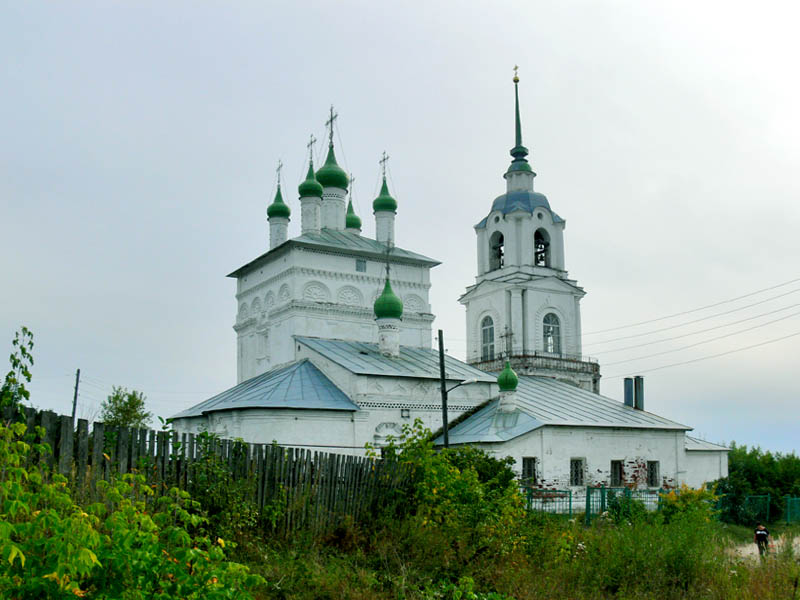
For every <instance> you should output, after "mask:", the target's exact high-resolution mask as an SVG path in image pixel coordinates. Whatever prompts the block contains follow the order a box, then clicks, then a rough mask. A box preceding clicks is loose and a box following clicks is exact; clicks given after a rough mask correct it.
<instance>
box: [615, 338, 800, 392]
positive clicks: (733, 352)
mask: <svg viewBox="0 0 800 600" xmlns="http://www.w3.org/2000/svg"><path fill="white" fill-rule="evenodd" d="M798 335H800V331H797V332H795V333H790V334H789V335H785V336H783V337H779V338H775V339H772V340H767V341H765V342H760V343H758V344H751V345H750V346H743V347H742V348H736V349H734V350H728V351H727V352H720V353H719V354H711V355H710V356H701V357H700V358H693V359H691V360H685V361H683V362H677V363H672V364H669V365H662V366H660V367H653V368H652V369H645V370H637V371H636V373H637V374H641V373H652V372H653V371H661V370H662V369H669V368H672V367H679V366H681V365H689V364H691V363H696V362H700V361H704V360H710V359H712V358H719V357H720V356H727V355H728V354H735V353H736V352H744V351H745V350H752V349H753V348H759V347H761V346H766V345H768V344H774V343H776V342H782V341H783V340H788V339H789V338H793V337H797V336H798ZM628 376H630V373H620V374H619V375H608V376H606V377H603V379H606V380H607V379H622V378H623V377H628Z"/></svg>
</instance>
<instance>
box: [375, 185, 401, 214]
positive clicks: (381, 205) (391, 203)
mask: <svg viewBox="0 0 800 600" xmlns="http://www.w3.org/2000/svg"><path fill="white" fill-rule="evenodd" d="M372 210H373V211H374V212H379V211H392V212H393V213H396V212H397V200H395V199H394V198H392V196H391V194H389V187H388V186H387V185H386V177H385V176H384V178H383V185H382V186H381V193H380V194H378V197H377V198H375V200H374V201H373V202H372Z"/></svg>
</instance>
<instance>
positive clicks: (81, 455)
mask: <svg viewBox="0 0 800 600" xmlns="http://www.w3.org/2000/svg"><path fill="white" fill-rule="evenodd" d="M77 445H78V457H77V464H76V465H75V467H76V468H75V473H76V480H77V482H78V486H79V487H81V488H82V487H83V486H84V485H86V469H87V467H88V464H89V422H88V421H87V420H86V419H78V444H77Z"/></svg>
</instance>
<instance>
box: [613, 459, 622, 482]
mask: <svg viewBox="0 0 800 600" xmlns="http://www.w3.org/2000/svg"><path fill="white" fill-rule="evenodd" d="M622 480H623V477H622V461H621V460H612V461H611V487H621V486H622Z"/></svg>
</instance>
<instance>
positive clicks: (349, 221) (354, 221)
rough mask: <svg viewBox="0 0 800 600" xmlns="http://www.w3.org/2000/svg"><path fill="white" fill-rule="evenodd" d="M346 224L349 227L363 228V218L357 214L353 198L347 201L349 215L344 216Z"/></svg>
mask: <svg viewBox="0 0 800 600" xmlns="http://www.w3.org/2000/svg"><path fill="white" fill-rule="evenodd" d="M344 226H345V227H347V229H358V230H361V219H360V218H359V216H358V215H357V214H356V211H354V210H353V201H352V200H350V201H348V202H347V215H345V218H344Z"/></svg>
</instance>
